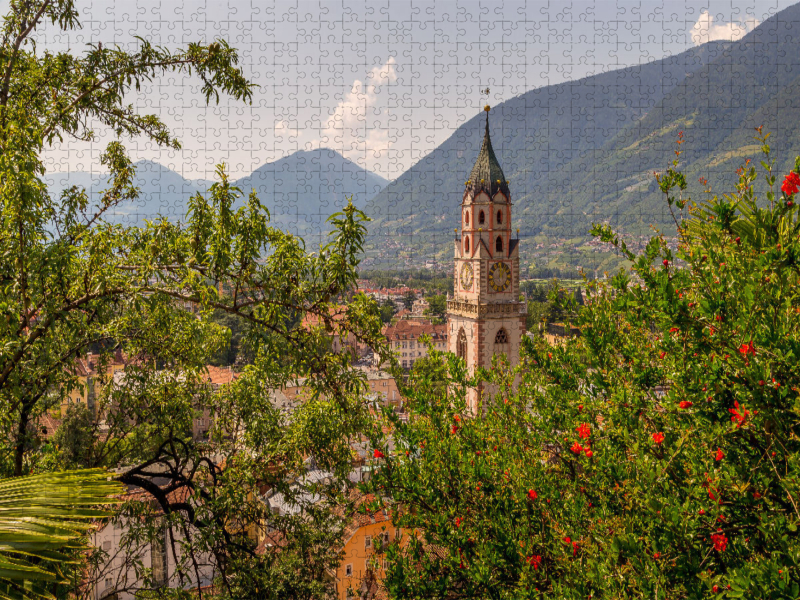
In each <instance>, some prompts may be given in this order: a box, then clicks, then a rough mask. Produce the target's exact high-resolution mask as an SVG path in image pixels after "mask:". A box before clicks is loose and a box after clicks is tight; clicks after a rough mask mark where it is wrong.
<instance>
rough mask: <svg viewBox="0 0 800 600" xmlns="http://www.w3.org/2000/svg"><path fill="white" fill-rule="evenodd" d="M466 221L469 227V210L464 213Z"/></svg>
mask: <svg viewBox="0 0 800 600" xmlns="http://www.w3.org/2000/svg"><path fill="white" fill-rule="evenodd" d="M464 223H465V224H466V226H467V227H469V211H467V212H466V213H464Z"/></svg>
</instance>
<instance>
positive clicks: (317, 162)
mask: <svg viewBox="0 0 800 600" xmlns="http://www.w3.org/2000/svg"><path fill="white" fill-rule="evenodd" d="M135 166H136V178H135V185H136V186H137V187H139V189H140V194H139V198H138V199H137V200H136V201H133V202H128V203H123V204H121V205H119V206H117V207H116V208H115V209H114V210H113V211H112V212H111V214H109V215H108V220H109V221H111V222H115V223H122V224H128V225H142V224H143V223H144V220H145V219H154V218H156V216H157V215H159V214H160V215H163V216H166V217H167V218H169V219H170V220H172V221H181V220H185V215H186V207H187V206H188V200H189V198H190V197H191V196H192V195H194V194H196V193H197V192H206V191H207V190H208V188H209V187H210V186H211V184H212V183H213V182H212V181H206V180H203V179H196V180H190V179H186V178H184V177H183V176H181V175H180V174H178V173H176V172H175V171H172V170H171V169H169V168H168V167H165V166H163V165H161V164H159V163H156V162H153V161H139V162H137V163H136V165H135ZM45 180H46V182H47V184H48V187H49V189H50V192H51V194H53V195H58V194H60V193H61V191H62V190H63V189H65V188H68V187H70V186H72V185H78V186H81V187H85V188H86V190H87V193H89V195H90V197H91V198H93V200H94V201H95V202H96V201H97V198H99V195H100V194H101V193H102V191H103V190H105V189H106V188H107V186H108V178H107V176H105V175H92V174H90V173H84V172H68V173H49V174H47V175H46V177H45ZM387 183H388V181H387V180H385V179H383V178H382V177H380V176H379V175H375V174H374V173H371V172H369V171H367V170H365V169H363V168H361V167H359V166H358V165H357V164H355V163H354V162H352V161H350V160H348V159H346V158H345V157H343V156H342V155H341V154H339V153H338V152H336V151H334V150H329V149H321V150H312V151H300V152H295V153H293V154H291V155H289V156H287V157H284V158H281V159H279V160H277V161H274V162H271V163H266V164H264V165H262V166H261V167H259V168H258V169H256V170H255V171H253V173H251V174H250V175H248V176H246V177H242V178H240V179H237V180H235V181H231V184H232V185H234V186H237V187H239V188H240V189H241V190H242V193H243V198H246V197H247V196H248V195H249V194H250V191H251V190H252V189H253V188H255V190H256V192H257V194H258V197H259V199H260V200H261V203H262V204H263V205H264V206H266V207H267V209H268V210H269V211H270V214H271V216H272V222H273V223H274V224H275V225H277V226H279V227H281V228H283V229H286V230H288V231H292V232H293V233H296V234H298V235H302V236H304V237H309V240H307V241H311V239H310V238H317V237H319V236H320V233H321V232H323V231H326V230H327V228H326V227H325V220H326V219H327V218H328V217H329V216H330V215H331V214H333V213H335V212H337V211H338V210H341V208H342V207H344V206H345V205H346V204H347V197H348V196H350V195H352V197H353V203H354V204H355V205H356V206H359V207H364V206H365V205H366V203H367V200H368V199H369V198H371V197H372V196H374V195H375V194H376V193H377V192H378V191H380V190H381V189H382V188H383V187H384V186H385V185H386V184H387ZM242 201H243V199H242V200H240V202H239V203H238V205H241V203H242Z"/></svg>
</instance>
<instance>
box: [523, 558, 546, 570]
mask: <svg viewBox="0 0 800 600" xmlns="http://www.w3.org/2000/svg"><path fill="white" fill-rule="evenodd" d="M525 560H526V561H527V562H528V564H529V565H531V566H532V567H533V568H534V569H538V568H539V565H541V564H542V557H541V556H539V555H538V554H534V555H533V556H529V557H528V558H526V559H525Z"/></svg>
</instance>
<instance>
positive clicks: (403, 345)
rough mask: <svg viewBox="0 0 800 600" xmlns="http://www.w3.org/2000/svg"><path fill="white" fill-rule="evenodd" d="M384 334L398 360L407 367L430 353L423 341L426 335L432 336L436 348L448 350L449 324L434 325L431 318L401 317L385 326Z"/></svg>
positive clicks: (443, 350)
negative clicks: (392, 323)
mask: <svg viewBox="0 0 800 600" xmlns="http://www.w3.org/2000/svg"><path fill="white" fill-rule="evenodd" d="M383 334H384V335H385V336H386V340H387V341H388V342H389V347H390V348H391V349H392V351H393V352H394V354H395V356H396V357H397V360H398V361H400V364H401V365H402V366H403V368H406V369H410V368H411V367H413V366H414V363H415V362H416V361H418V360H419V359H421V358H424V357H425V356H427V355H428V349H427V347H426V346H425V344H424V343H423V342H422V336H424V335H427V336H429V337H430V338H431V340H432V341H433V348H434V349H435V350H440V351H442V352H445V351H447V326H446V325H434V324H433V323H431V321H430V320H429V319H425V320H417V319H401V320H399V321H397V323H395V324H394V325H387V326H385V327H384V328H383Z"/></svg>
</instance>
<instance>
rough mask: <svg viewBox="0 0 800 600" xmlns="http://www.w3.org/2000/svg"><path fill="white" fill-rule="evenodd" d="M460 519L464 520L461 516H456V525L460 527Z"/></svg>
mask: <svg viewBox="0 0 800 600" xmlns="http://www.w3.org/2000/svg"><path fill="white" fill-rule="evenodd" d="M462 521H464V519H463V517H456V527H461V523H462Z"/></svg>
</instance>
